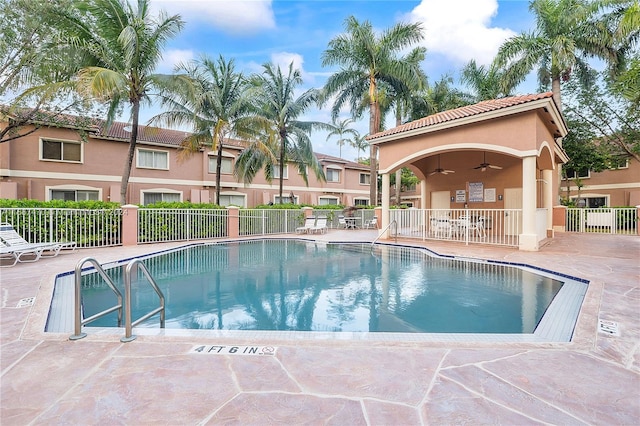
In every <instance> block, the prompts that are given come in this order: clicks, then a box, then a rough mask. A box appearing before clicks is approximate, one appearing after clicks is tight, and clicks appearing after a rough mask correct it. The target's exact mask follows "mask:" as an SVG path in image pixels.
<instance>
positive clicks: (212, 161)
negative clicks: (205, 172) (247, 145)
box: [209, 157, 233, 174]
mask: <svg viewBox="0 0 640 426" xmlns="http://www.w3.org/2000/svg"><path fill="white" fill-rule="evenodd" d="M217 166H218V157H209V173H215V172H216V167H217ZM220 173H221V174H223V173H224V174H231V173H233V158H230V157H222V163H221V164H220Z"/></svg>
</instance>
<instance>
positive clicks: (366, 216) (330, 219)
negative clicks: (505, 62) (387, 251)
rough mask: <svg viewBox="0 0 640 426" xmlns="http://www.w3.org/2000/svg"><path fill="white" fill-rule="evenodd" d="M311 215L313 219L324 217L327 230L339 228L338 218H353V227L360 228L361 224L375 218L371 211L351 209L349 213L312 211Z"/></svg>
mask: <svg viewBox="0 0 640 426" xmlns="http://www.w3.org/2000/svg"><path fill="white" fill-rule="evenodd" d="M313 215H314V216H315V217H320V216H324V217H326V218H327V227H328V228H329V229H336V228H339V227H340V226H339V222H338V217H339V216H350V217H354V218H355V225H356V226H357V227H358V228H360V227H362V224H364V223H367V221H370V220H371V219H373V217H374V216H375V211H374V210H372V209H352V210H351V211H350V212H346V211H344V210H328V209H327V210H323V209H313Z"/></svg>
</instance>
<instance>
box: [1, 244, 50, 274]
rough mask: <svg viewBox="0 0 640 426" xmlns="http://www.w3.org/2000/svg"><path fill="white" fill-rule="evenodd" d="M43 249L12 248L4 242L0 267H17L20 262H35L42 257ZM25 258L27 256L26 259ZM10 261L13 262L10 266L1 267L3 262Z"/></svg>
mask: <svg viewBox="0 0 640 426" xmlns="http://www.w3.org/2000/svg"><path fill="white" fill-rule="evenodd" d="M42 251H43V248H42V247H30V248H11V247H7V245H6V244H4V242H1V243H0V267H2V268H8V267H11V266H15V265H16V263H18V262H25V263H26V262H35V261H36V260H38V259H40V256H42ZM24 256H27V258H25V257H24ZM4 259H9V260H11V261H12V263H11V264H10V265H1V263H2V260H4Z"/></svg>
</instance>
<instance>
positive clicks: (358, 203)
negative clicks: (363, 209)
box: [353, 198, 369, 206]
mask: <svg viewBox="0 0 640 426" xmlns="http://www.w3.org/2000/svg"><path fill="white" fill-rule="evenodd" d="M353 205H354V206H368V205H369V200H367V199H366V198H355V199H354V200H353Z"/></svg>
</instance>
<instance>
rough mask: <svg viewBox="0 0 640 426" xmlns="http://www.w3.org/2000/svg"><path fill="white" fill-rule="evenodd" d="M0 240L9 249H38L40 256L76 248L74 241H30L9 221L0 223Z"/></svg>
mask: <svg viewBox="0 0 640 426" xmlns="http://www.w3.org/2000/svg"><path fill="white" fill-rule="evenodd" d="M0 241H2V242H3V243H4V245H5V246H6V247H7V248H9V249H14V250H19V249H22V250H29V249H38V248H39V249H40V250H41V251H40V255H41V256H42V257H54V256H57V255H58V254H59V253H60V250H63V249H64V250H70V251H74V250H75V249H76V243H75V242H49V243H30V242H29V241H27V240H25V239H24V238H22V236H21V235H20V234H18V233H17V232H16V230H15V229H13V226H12V225H11V224H10V223H2V224H0Z"/></svg>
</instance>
